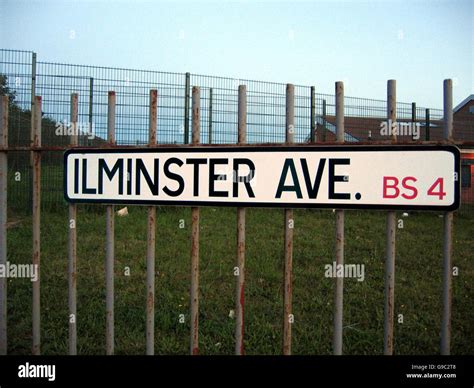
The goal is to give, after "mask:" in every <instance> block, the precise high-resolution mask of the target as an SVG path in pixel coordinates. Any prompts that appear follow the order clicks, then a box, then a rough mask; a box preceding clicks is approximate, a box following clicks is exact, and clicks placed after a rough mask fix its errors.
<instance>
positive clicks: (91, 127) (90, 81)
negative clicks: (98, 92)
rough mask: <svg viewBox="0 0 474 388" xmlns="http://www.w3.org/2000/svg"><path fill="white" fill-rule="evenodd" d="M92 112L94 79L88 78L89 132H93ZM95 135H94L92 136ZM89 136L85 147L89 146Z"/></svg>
mask: <svg viewBox="0 0 474 388" xmlns="http://www.w3.org/2000/svg"><path fill="white" fill-rule="evenodd" d="M93 110H94V78H93V77H90V78H89V132H90V133H92V131H93V125H92V123H93ZM94 135H95V134H94ZM91 143H92V142H91V140H90V139H89V136H88V137H87V145H91Z"/></svg>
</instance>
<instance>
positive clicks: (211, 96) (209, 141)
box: [208, 88, 213, 144]
mask: <svg viewBox="0 0 474 388" xmlns="http://www.w3.org/2000/svg"><path fill="white" fill-rule="evenodd" d="M212 98H213V90H212V88H210V89H209V135H208V136H209V140H208V143H209V144H212Z"/></svg>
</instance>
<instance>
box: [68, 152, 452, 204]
mask: <svg viewBox="0 0 474 388" xmlns="http://www.w3.org/2000/svg"><path fill="white" fill-rule="evenodd" d="M277 151H280V152H281V151H295V152H300V151H304V152H308V151H313V152H328V151H329V152H331V151H337V152H343V151H351V152H353V151H356V152H357V151H361V152H363V151H380V152H383V151H447V152H451V153H452V154H453V155H454V169H455V172H456V173H457V176H458V180H457V184H455V187H454V203H452V204H451V205H449V206H429V205H367V204H362V205H357V204H337V203H334V204H314V205H312V204H307V203H304V204H297V203H291V202H290V203H288V202H278V203H273V202H272V203H269V202H252V203H243V202H213V201H179V200H178V201H173V200H171V201H168V200H154V201H147V200H126V201H123V200H119V199H109V200H102V199H72V198H69V197H68V195H67V170H68V166H67V157H68V155H70V154H97V153H108V154H111V153H148V152H160V153H168V152H183V153H193V152H277ZM460 164H461V152H460V150H459V149H458V148H457V147H456V146H454V145H395V144H393V145H373V146H370V145H360V146H357V145H341V146H334V145H331V146H324V145H306V144H301V145H298V146H294V145H291V146H289V145H281V146H275V145H270V146H262V145H257V146H251V145H245V146H236V145H228V146H210V145H196V146H168V145H163V146H159V145H157V146H156V147H148V148H146V147H144V148H139V149H138V148H127V147H114V148H94V149H88V148H71V149H69V150H67V151H66V152H65V153H64V172H63V175H64V177H63V182H64V199H65V200H66V201H67V202H69V203H95V204H105V205H114V204H115V205H118V204H120V205H156V206H158V205H165V206H206V207H249V208H250V207H261V208H293V209H348V210H349V209H356V210H357V209H367V210H431V211H454V210H457V209H458V208H459V206H460V204H461V198H460V185H461V176H460V174H461V171H460Z"/></svg>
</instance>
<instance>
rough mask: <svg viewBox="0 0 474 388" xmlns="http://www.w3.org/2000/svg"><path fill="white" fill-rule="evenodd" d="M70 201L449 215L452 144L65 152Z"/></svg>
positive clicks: (456, 157)
mask: <svg viewBox="0 0 474 388" xmlns="http://www.w3.org/2000/svg"><path fill="white" fill-rule="evenodd" d="M64 160H65V182H64V190H65V198H66V200H67V201H69V202H78V203H87V202H95V203H117V204H163V205H192V206H206V205H210V206H244V207H250V206H261V207H307V208H346V209H351V208H374V209H397V208H400V209H420V210H455V209H457V208H458V207H459V196H460V195H459V193H460V189H459V186H460V178H459V170H460V168H459V166H460V162H459V161H460V153H459V150H458V149H457V148H456V147H454V146H404V145H400V146H397V145H393V146H392V145H387V146H347V145H343V146H308V145H299V146H222V147H206V146H195V147H167V146H163V147H159V148H149V149H145V148H142V149H133V148H130V149H127V148H114V149H73V150H69V151H67V152H66V153H65V156H64Z"/></svg>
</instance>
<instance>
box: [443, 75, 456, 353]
mask: <svg viewBox="0 0 474 388" xmlns="http://www.w3.org/2000/svg"><path fill="white" fill-rule="evenodd" d="M443 89H444V98H443V100H444V138H445V139H446V140H447V141H452V138H453V82H452V80H451V79H445V80H444V83H443ZM458 180H459V177H458ZM453 215H454V213H453V212H446V213H444V225H443V233H444V238H443V317H442V321H441V354H442V355H449V354H450V353H451V306H452V298H453V284H452V267H453V218H454V217H453Z"/></svg>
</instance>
